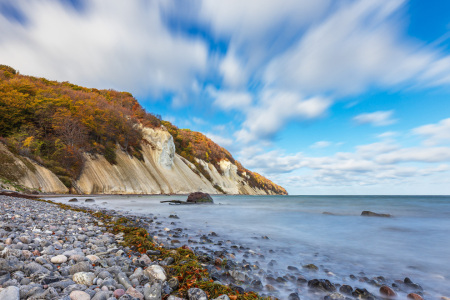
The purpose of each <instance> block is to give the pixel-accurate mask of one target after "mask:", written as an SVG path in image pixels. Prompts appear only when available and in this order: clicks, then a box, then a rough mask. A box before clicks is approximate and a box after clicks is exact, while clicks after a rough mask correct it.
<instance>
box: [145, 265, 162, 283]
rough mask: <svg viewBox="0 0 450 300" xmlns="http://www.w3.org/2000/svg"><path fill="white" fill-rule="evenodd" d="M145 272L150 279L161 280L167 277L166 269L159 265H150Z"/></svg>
mask: <svg viewBox="0 0 450 300" xmlns="http://www.w3.org/2000/svg"><path fill="white" fill-rule="evenodd" d="M144 273H145V275H147V277H148V278H150V279H154V280H161V281H166V279H167V276H166V271H164V269H163V268H162V267H161V266H158V265H151V266H149V267H148V268H147V269H145V270H144Z"/></svg>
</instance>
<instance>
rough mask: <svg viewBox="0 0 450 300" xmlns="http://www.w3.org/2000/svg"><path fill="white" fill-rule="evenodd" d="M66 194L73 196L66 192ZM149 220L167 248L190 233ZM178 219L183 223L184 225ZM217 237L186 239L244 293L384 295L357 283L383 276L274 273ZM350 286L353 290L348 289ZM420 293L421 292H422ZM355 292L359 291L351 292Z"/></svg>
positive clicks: (212, 271)
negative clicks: (347, 279)
mask: <svg viewBox="0 0 450 300" xmlns="http://www.w3.org/2000/svg"><path fill="white" fill-rule="evenodd" d="M89 196H90V195H78V197H89ZM63 197H70V196H67V195H64V196H63ZM93 197H94V196H93ZM69 204H70V203H69ZM73 207H74V208H76V209H81V207H80V206H78V205H76V206H73ZM83 207H84V208H87V209H90V210H92V209H94V208H93V207H92V206H90V207H86V206H83ZM94 210H101V211H103V212H107V211H109V212H110V213H113V214H117V215H125V216H126V217H129V218H132V219H133V218H134V219H142V218H143V217H142V216H137V215H135V214H133V213H129V212H118V211H115V210H112V209H109V210H107V209H105V208H103V207H95V209H94ZM150 219H152V220H154V222H153V221H152V222H149V223H148V232H152V234H155V237H156V238H158V240H160V241H164V242H167V244H166V246H165V247H166V249H167V251H171V250H170V249H172V248H177V247H178V246H181V245H182V243H184V241H183V235H187V236H191V232H189V230H187V229H186V228H184V229H181V228H179V229H180V230H179V231H177V230H173V231H164V229H165V228H164V226H166V225H169V224H172V225H174V226H175V225H176V226H183V224H182V220H181V221H180V220H177V219H175V218H170V217H169V218H164V217H153V216H151V217H150ZM175 222H176V223H175ZM179 222H181V224H180V223H179ZM171 227H173V226H171ZM177 239H180V240H181V243H173V242H172V241H173V240H177ZM218 240H220V237H217V236H216V235H214V234H213V233H210V234H205V235H204V236H203V237H202V238H200V239H199V241H195V240H194V238H193V239H192V240H189V239H188V240H187V242H188V246H189V247H192V248H193V249H195V253H196V255H197V256H198V259H199V260H200V263H201V264H202V266H203V267H205V268H206V269H208V271H209V276H211V277H212V278H213V279H214V280H216V281H220V282H221V283H223V284H228V285H229V286H231V287H233V288H234V289H236V290H238V291H240V292H241V294H242V293H245V292H249V291H250V290H254V291H258V292H260V293H261V295H262V296H264V295H265V296H277V295H283V297H284V298H283V297H282V298H280V299H298V292H301V294H302V295H301V297H302V299H304V294H305V293H306V294H307V295H309V296H308V297H309V298H307V299H324V297H325V299H344V298H345V297H347V298H348V299H354V298H353V297H354V296H357V297H360V298H362V299H378V298H380V297H381V296H382V294H379V295H374V294H371V293H369V292H368V291H367V290H365V289H363V288H361V289H357V286H362V285H363V284H362V283H358V281H359V282H360V281H361V280H362V279H364V280H365V281H366V283H364V284H367V282H369V284H377V285H378V286H380V287H381V286H383V283H384V284H388V283H387V282H388V281H387V280H385V279H384V278H378V279H377V281H376V282H370V280H371V279H369V278H364V277H365V276H363V275H358V278H356V277H355V279H356V280H357V281H356V282H353V283H349V284H352V285H353V284H354V288H355V289H353V288H352V287H351V286H348V285H346V286H344V285H340V284H333V283H331V282H330V281H332V280H333V278H332V277H331V278H327V279H321V278H317V277H315V276H314V270H305V268H303V269H302V266H290V268H289V267H288V269H289V270H287V271H286V272H285V274H275V273H272V272H271V271H270V270H269V269H266V270H265V269H264V268H263V267H262V266H261V267H260V266H258V265H252V264H251V263H246V261H245V259H248V260H249V261H250V260H251V258H254V257H257V258H259V259H260V260H261V261H263V260H264V257H260V256H262V255H258V253H255V252H254V251H253V250H251V249H250V248H247V247H245V246H243V245H240V244H239V241H238V242H237V243H236V244H232V242H230V243H228V241H227V242H226V243H223V244H221V245H220V248H221V249H222V251H221V252H222V253H218V251H217V249H215V250H214V247H210V245H212V244H217V242H218ZM219 252H220V251H219ZM258 256H259V257H258ZM238 259H243V261H242V262H239V261H238ZM275 263H276V262H275ZM269 264H270V262H269ZM297 267H298V268H297ZM303 267H304V266H303ZM314 267H315V266H314ZM314 267H313V266H312V265H311V266H310V268H311V269H313V268H314ZM276 275H279V276H276ZM316 276H317V275H316ZM307 277H308V278H307ZM258 278H259V279H258ZM372 281H373V279H372ZM407 285H408V284H407V283H405V282H402V283H399V282H397V286H398V287H399V288H401V287H403V288H405V289H406V287H408V286H407ZM293 286H295V287H296V290H295V289H293ZM349 289H351V290H352V291H351V292H349V291H350V290H349ZM286 290H287V291H288V293H287V292H286ZM338 291H339V292H338ZM289 292H291V293H289ZM417 292H418V293H419V294H420V293H421V292H420V291H417ZM352 293H357V294H354V295H352ZM405 295H406V294H405ZM241 296H242V295H240V296H239V297H238V299H250V298H242V297H241ZM340 297H343V298H340ZM252 299H253V298H252Z"/></svg>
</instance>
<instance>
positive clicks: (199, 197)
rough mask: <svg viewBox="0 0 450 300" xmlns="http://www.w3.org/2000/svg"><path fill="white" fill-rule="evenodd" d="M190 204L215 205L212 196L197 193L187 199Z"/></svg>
mask: <svg viewBox="0 0 450 300" xmlns="http://www.w3.org/2000/svg"><path fill="white" fill-rule="evenodd" d="M187 202H188V203H214V201H213V199H212V198H211V196H210V195H209V194H207V193H202V192H195V193H191V194H189V196H188V198H187Z"/></svg>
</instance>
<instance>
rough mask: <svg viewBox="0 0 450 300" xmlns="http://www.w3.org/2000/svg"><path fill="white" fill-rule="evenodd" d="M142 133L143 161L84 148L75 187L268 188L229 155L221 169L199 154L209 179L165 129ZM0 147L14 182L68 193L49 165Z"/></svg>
mask: <svg viewBox="0 0 450 300" xmlns="http://www.w3.org/2000/svg"><path fill="white" fill-rule="evenodd" d="M143 135H144V136H143V140H142V151H141V153H142V159H141V160H140V159H138V158H136V157H134V156H131V155H129V154H128V153H127V152H125V151H122V150H120V149H118V150H116V164H111V163H109V162H108V161H107V160H106V159H105V157H103V156H101V155H90V154H87V153H85V154H84V157H85V163H84V166H83V169H82V172H81V175H80V176H79V178H78V180H76V181H75V182H74V183H73V186H74V189H75V191H76V192H78V193H82V194H159V193H162V194H171V193H177V194H181V193H190V192H196V191H202V192H208V193H221V192H222V191H223V192H225V193H227V194H250V195H264V194H271V193H272V192H271V191H267V192H266V191H264V190H261V189H258V188H254V187H251V186H250V185H249V184H248V183H247V181H246V178H243V177H241V176H239V175H238V174H237V167H236V166H235V165H234V164H232V163H231V162H229V161H227V160H222V161H220V169H221V170H220V171H221V172H219V171H217V169H216V168H215V167H214V166H213V165H212V164H209V163H206V162H205V161H203V160H200V159H198V160H197V162H198V163H199V164H200V165H201V166H202V167H203V168H204V169H205V170H206V172H208V173H209V175H210V178H211V181H209V180H208V179H207V178H205V176H204V175H202V174H201V173H200V172H198V171H197V169H196V167H195V166H194V165H193V164H192V163H190V162H189V161H187V160H186V159H184V158H183V157H181V156H179V155H178V154H176V153H175V145H174V142H173V138H172V136H171V135H170V133H169V132H167V131H166V130H163V129H151V128H143ZM0 147H1V148H0V151H2V152H1V155H2V156H5V155H6V157H7V158H8V159H7V160H8V161H9V165H10V166H11V168H10V169H11V170H13V169H16V170H19V171H14V172H15V173H14V179H15V181H16V182H17V183H19V184H21V185H23V186H25V187H28V188H31V189H37V190H40V191H42V192H48V193H66V192H68V189H67V188H66V187H65V186H64V184H63V183H62V182H61V181H60V180H59V179H58V178H57V177H56V176H55V175H54V174H53V173H52V172H51V171H49V170H48V169H46V168H44V167H42V166H40V165H38V164H36V163H35V162H32V161H31V160H29V159H28V158H24V157H20V156H17V155H13V154H12V153H10V152H9V151H8V150H7V149H6V147H4V146H3V145H1V144H0ZM23 161H25V162H26V163H24V162H23ZM9 172H12V171H9ZM243 176H245V175H243Z"/></svg>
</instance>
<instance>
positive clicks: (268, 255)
mask: <svg viewBox="0 0 450 300" xmlns="http://www.w3.org/2000/svg"><path fill="white" fill-rule="evenodd" d="M70 198H71V197H60V198H56V199H55V198H49V199H50V200H54V201H55V200H56V201H58V202H64V203H65V202H67V201H68V199H70ZM78 198H79V199H83V197H78ZM84 198H86V197H84ZM90 198H92V197H90ZM213 199H214V203H215V204H214V205H168V203H160V201H164V200H186V196H144V195H142V196H140V195H130V196H116V195H103V196H96V197H95V200H96V201H95V203H94V204H90V205H98V206H99V207H102V208H109V209H114V210H119V211H123V212H127V213H130V214H134V215H150V214H152V215H153V216H156V217H157V218H158V217H159V218H160V219H161V220H166V221H165V222H166V223H165V224H163V225H164V226H167V227H168V228H169V229H170V228H171V227H180V226H182V227H183V228H186V229H188V230H189V232H190V233H191V235H198V236H199V235H202V234H208V233H210V232H215V233H217V235H218V236H219V237H220V238H221V239H222V240H224V241H225V240H226V241H228V243H229V244H230V243H231V244H233V245H234V244H238V245H243V246H244V247H247V249H252V251H253V252H252V253H257V254H258V255H257V256H256V257H255V258H254V260H255V261H256V260H259V261H258V263H259V264H260V265H261V266H263V267H264V266H267V268H268V262H270V261H272V266H271V272H274V274H283V271H285V270H287V267H288V266H294V267H297V268H298V269H299V270H300V272H306V273H305V277H307V278H308V279H311V278H323V279H328V280H330V281H331V282H333V283H338V284H349V285H351V286H353V287H361V288H367V290H369V291H370V292H373V293H374V294H378V289H379V288H378V287H374V286H373V285H370V284H366V283H364V282H361V281H358V280H356V281H354V280H352V279H351V277H350V275H355V276H356V277H358V278H361V277H366V278H369V279H371V278H374V277H378V276H383V277H384V278H386V280H387V282H389V283H393V282H394V281H395V280H404V278H405V277H408V278H410V279H411V280H412V281H413V282H414V283H417V284H419V285H420V286H422V287H423V289H424V296H425V297H424V298H425V299H440V298H441V297H442V296H447V297H450V196H304V195H302V196H228V195H220V196H219V195H217V196H216V195H214V196H213ZM86 204H87V203H86ZM83 205H85V203H83ZM362 211H372V212H376V213H383V214H390V215H392V217H389V218H385V217H366V216H361V212H362ZM169 215H177V216H178V217H179V219H177V220H176V223H173V224H170V223H171V222H172V221H174V220H173V219H168V217H169ZM180 224H181V225H180ZM211 247H214V246H213V245H211ZM261 255H262V256H264V261H261ZM236 259H243V258H242V257H239V256H238V257H236ZM246 259H247V261H248V262H249V263H254V261H252V257H250V258H249V257H248V256H247V258H246ZM307 264H314V265H316V266H318V267H319V270H318V271H307V270H306V269H303V268H302V266H304V265H307ZM274 268H275V269H274ZM312 272H314V273H313V274H311V273H312ZM302 274H303V273H302ZM288 292H292V288H291V289H290V290H289V289H287V290H286V291H284V292H283V291H281V292H279V293H280V294H279V295H277V296H279V297H280V298H287V293H288ZM297 292H298V293H299V294H300V298H301V299H312V298H314V297H312V296H310V295H307V292H306V291H304V289H299V290H298V291H297ZM303 293H304V295H303ZM404 297H406V294H405V295H404Z"/></svg>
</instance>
